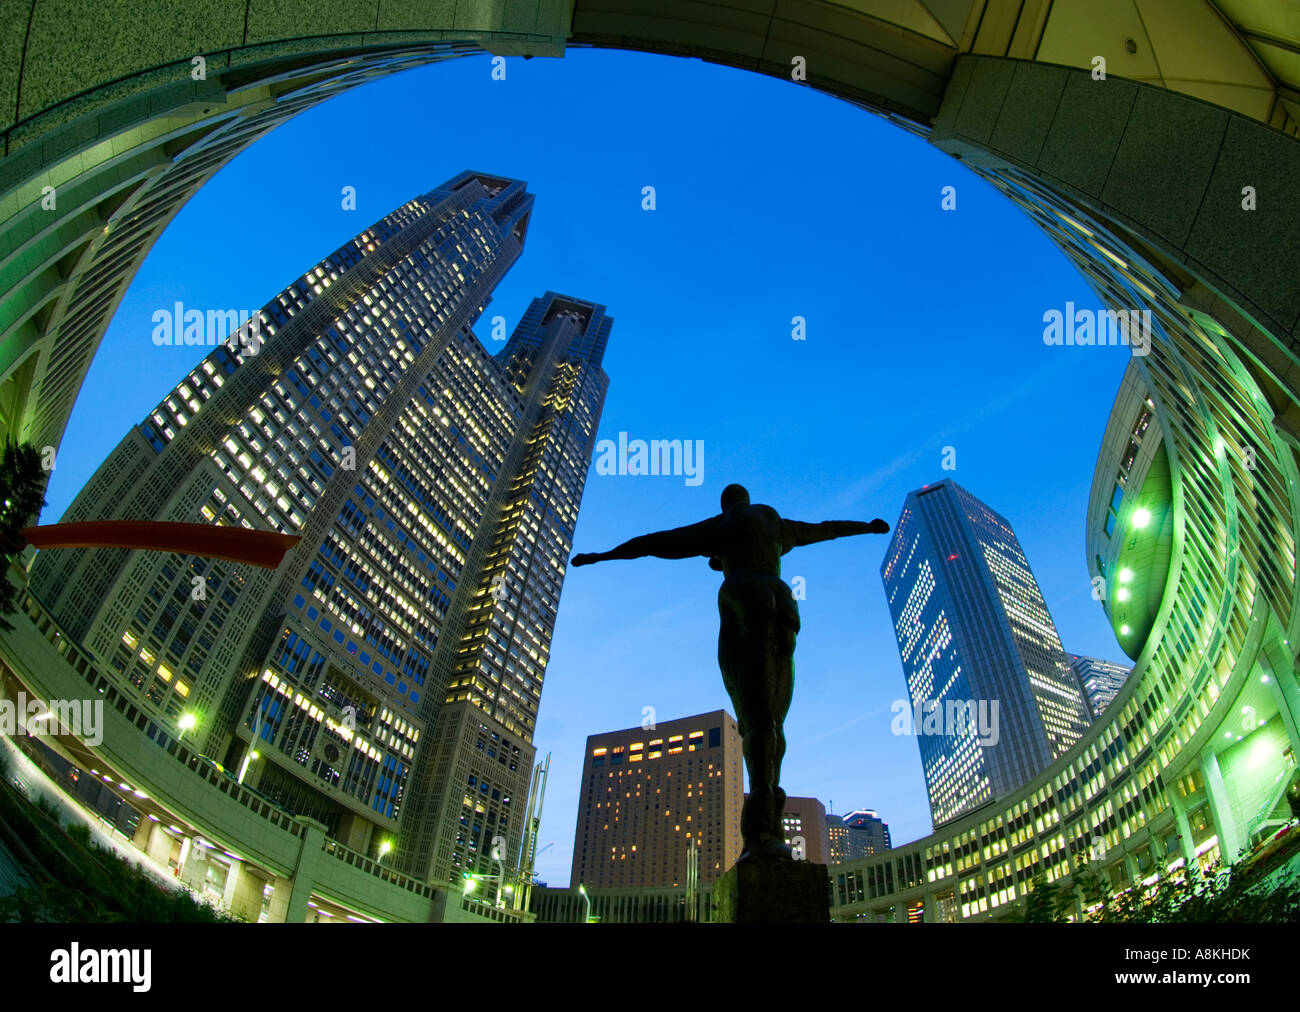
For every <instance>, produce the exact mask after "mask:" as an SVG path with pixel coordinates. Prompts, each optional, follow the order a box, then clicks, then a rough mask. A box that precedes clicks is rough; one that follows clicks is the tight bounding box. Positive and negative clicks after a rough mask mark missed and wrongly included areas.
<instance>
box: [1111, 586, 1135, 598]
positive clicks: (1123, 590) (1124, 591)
mask: <svg viewBox="0 0 1300 1012" xmlns="http://www.w3.org/2000/svg"><path fill="white" fill-rule="evenodd" d="M1115 597H1116V598H1118V599H1119V600H1121V601H1127V600H1128V599H1129V598H1130V597H1132V595H1131V594H1130V593H1129V592H1128V588H1127V587H1120V588H1119V590H1117V591H1116V592H1115Z"/></svg>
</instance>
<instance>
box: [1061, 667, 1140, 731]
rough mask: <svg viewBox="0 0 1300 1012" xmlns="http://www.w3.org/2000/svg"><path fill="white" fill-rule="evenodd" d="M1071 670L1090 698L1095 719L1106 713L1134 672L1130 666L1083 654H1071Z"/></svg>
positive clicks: (1089, 703)
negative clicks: (1130, 674) (1130, 673)
mask: <svg viewBox="0 0 1300 1012" xmlns="http://www.w3.org/2000/svg"><path fill="white" fill-rule="evenodd" d="M1070 668H1071V670H1072V671H1073V672H1074V674H1075V677H1076V678H1078V679H1079V687H1080V688H1081V689H1083V693H1084V695H1085V696H1087V697H1088V705H1089V706H1091V707H1092V715H1093V716H1094V717H1100V716H1101V715H1102V714H1103V713H1104V712H1105V711H1106V707H1108V706H1110V703H1111V700H1113V699H1114V698H1115V696H1116V695H1117V694H1118V693H1119V690H1120V689H1122V688H1123V687H1124V683H1125V682H1126V681H1127V680H1128V676H1129V672H1131V671H1132V670H1133V667H1132V665H1129V664H1116V663H1115V662H1114V661H1103V660H1101V659H1100V658H1097V657H1086V656H1084V655H1082V654H1070Z"/></svg>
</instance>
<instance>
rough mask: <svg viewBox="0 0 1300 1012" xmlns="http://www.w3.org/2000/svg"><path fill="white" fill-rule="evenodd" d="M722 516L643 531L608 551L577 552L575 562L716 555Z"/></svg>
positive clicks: (577, 564)
mask: <svg viewBox="0 0 1300 1012" xmlns="http://www.w3.org/2000/svg"><path fill="white" fill-rule="evenodd" d="M719 520H720V518H719V517H711V518H710V519H708V520H702V521H700V522H699V523H698V524H689V525H688V526H686V527H674V528H673V529H672V530H669V531H655V532H654V533H653V534H642V535H641V536H640V537H636V538H633V539H632V540H631V541H624V542H623V543H622V544H621V545H619V546H618V547H617V548H613V549H610V550H609V551H608V552H583V553H581V554H579V555H575V556H574V557H573V564H574V565H575V566H589V565H591V564H592V563H593V562H605V561H607V560H609V559H640V558H643V557H644V556H647V555H653V556H655V557H656V558H660V559H689V558H692V557H693V556H696V555H706V556H707V555H712V554H713V549H712V545H713V542H714V540H715V538H716V532H717V529H718V523H719Z"/></svg>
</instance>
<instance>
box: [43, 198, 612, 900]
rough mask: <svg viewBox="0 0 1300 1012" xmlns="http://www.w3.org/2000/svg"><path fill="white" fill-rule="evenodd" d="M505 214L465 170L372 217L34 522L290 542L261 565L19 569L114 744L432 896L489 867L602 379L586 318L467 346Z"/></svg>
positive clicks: (578, 312) (605, 326)
mask: <svg viewBox="0 0 1300 1012" xmlns="http://www.w3.org/2000/svg"><path fill="white" fill-rule="evenodd" d="M532 207H533V196H532V195H531V194H530V193H528V192H527V189H526V185H525V184H524V183H522V182H519V181H515V180H509V179H502V178H498V177H493V176H489V175H484V174H482V173H475V172H464V173H461V174H460V175H458V176H457V177H455V178H454V179H452V180H450V181H448V182H447V183H446V184H444V185H442V186H439V187H437V188H436V189H433V190H431V191H430V192H429V193H427V194H425V195H423V196H421V197H417V198H415V199H413V200H411V201H409V202H408V203H406V204H404V205H403V206H401V207H399V208H398V209H397V210H395V211H393V212H392V213H391V214H389V215H388V216H386V217H385V218H383V219H382V220H381V221H379V222H377V223H376V224H374V225H373V226H372V227H370V228H368V229H366V230H365V231H364V232H362V233H361V234H360V235H358V236H357V237H356V238H354V239H352V240H351V241H350V242H348V243H346V244H345V245H344V246H342V247H341V248H340V249H338V250H337V251H335V252H334V253H333V254H332V255H330V256H329V257H327V258H325V259H324V260H322V261H321V262H320V263H319V264H317V265H316V266H314V267H313V268H312V269H311V270H309V271H308V272H307V273H306V274H304V275H303V276H302V277H300V278H299V279H298V280H297V281H295V282H294V283H293V284H291V285H290V286H289V287H288V288H286V289H285V290H284V291H283V292H281V293H280V294H279V295H277V296H276V297H275V298H274V299H273V300H272V301H271V302H269V303H268V304H267V305H266V306H265V307H264V308H263V309H262V310H261V311H260V314H259V318H258V320H257V323H258V325H259V327H260V334H261V337H262V339H263V342H264V343H262V344H261V346H260V347H258V346H257V343H256V342H255V341H251V342H250V341H246V340H234V341H228V342H226V343H225V344H222V345H218V346H217V347H216V348H215V350H213V351H212V352H211V353H210V354H208V355H207V356H206V357H205V358H204V359H203V360H202V361H201V362H199V363H198V364H197V365H196V366H195V367H194V368H193V369H192V370H191V371H190V372H189V374H188V375H187V376H186V377H185V378H184V380H183V381H182V382H181V383H179V384H178V385H177V386H176V388H175V390H174V391H173V392H172V393H171V394H169V395H168V396H167V397H166V398H165V399H164V400H163V401H162V403H160V404H159V405H158V406H157V408H156V409H155V410H154V411H153V412H152V413H151V414H150V415H149V417H148V418H146V419H145V420H144V422H143V423H142V424H141V425H139V426H138V427H136V428H135V429H133V430H132V431H131V432H130V433H128V435H127V436H126V438H125V439H124V440H123V441H122V443H121V444H120V445H119V446H118V447H117V449H116V450H114V452H113V453H112V454H111V455H110V456H109V458H108V459H107V460H106V461H105V462H104V464H103V465H102V466H101V467H100V468H99V470H98V471H97V472H96V473H95V475H94V477H93V478H92V479H91V481H90V482H88V483H87V485H86V487H85V488H84V489H83V490H82V492H81V494H80V495H79V496H78V497H77V499H76V500H75V502H74V503H73V505H72V506H71V508H70V509H69V511H68V513H67V514H66V516H65V517H64V518H63V519H64V520H65V521H79V520H117V519H121V520H171V521H185V522H192V523H211V524H228V525H240V526H243V527H247V528H257V529H263V530H273V531H278V532H282V533H286V534H296V535H299V536H301V539H302V540H301V542H300V543H299V544H298V545H297V546H296V547H295V548H293V549H292V550H291V551H289V553H288V554H287V555H286V556H285V559H284V561H283V562H282V564H281V565H280V567H279V568H278V569H277V570H275V571H270V570H266V569H256V568H253V567H249V566H244V565H238V564H233V563H227V562H221V561H216V560H211V559H204V558H198V557H195V556H189V555H173V554H166V553H159V552H144V551H129V550H123V549H81V550H61V551H57V552H46V553H42V554H41V555H40V556H38V558H37V561H36V563H35V565H34V568H33V573H32V589H33V591H34V592H35V593H36V595H37V596H38V597H39V598H40V599H41V600H42V601H43V602H44V603H45V604H46V606H47V607H48V608H49V609H50V611H51V612H52V613H53V614H54V615H55V616H56V617H57V619H58V621H59V623H60V624H61V626H62V628H63V629H64V630H65V631H66V633H67V634H69V635H70V636H72V637H73V638H74V639H75V640H76V641H77V642H78V643H80V644H81V646H83V647H84V648H85V649H87V650H88V651H90V652H91V653H92V654H93V655H94V657H95V658H96V659H97V660H98V662H99V665H100V666H101V667H102V668H103V669H104V671H105V673H106V674H108V676H109V677H110V678H111V679H113V680H115V682H116V688H117V691H118V692H119V693H120V694H122V695H124V696H126V697H128V698H129V699H130V700H131V701H132V704H133V706H134V708H136V709H138V710H139V712H140V713H141V714H142V717H141V719H140V721H139V726H140V727H141V729H142V734H144V735H147V737H148V738H149V739H152V740H153V741H154V742H155V743H157V744H158V745H161V746H162V747H164V748H166V747H168V746H169V745H170V743H171V741H172V740H173V739H175V738H176V737H177V736H178V735H180V734H183V735H184V737H185V741H186V742H187V743H188V744H189V745H190V747H191V748H194V749H198V750H200V751H201V752H202V753H203V754H204V755H206V756H207V757H210V758H211V760H213V761H214V762H218V763H224V765H225V766H226V767H238V768H241V772H242V774H243V775H244V783H245V785H247V786H250V787H252V788H253V789H255V790H257V791H260V792H261V793H262V794H263V795H264V796H266V797H268V798H270V799H273V800H274V801H275V802H276V803H278V804H280V805H283V806H284V807H286V808H287V809H289V810H291V811H292V812H294V813H296V814H297V815H303V816H308V817H310V818H312V819H315V820H317V821H319V822H320V823H323V824H324V825H325V827H326V829H327V831H328V833H329V835H330V836H332V837H333V838H335V839H336V840H338V841H340V842H341V843H343V844H344V845H346V846H347V847H349V848H352V849H353V850H355V851H359V852H363V853H368V854H370V855H371V856H372V857H375V856H377V855H379V856H383V855H387V857H386V863H388V864H389V866H391V867H394V868H395V869H398V870H400V871H402V872H404V873H406V874H407V875H411V876H415V877H418V878H422V879H426V880H427V881H430V882H435V883H436V882H443V883H445V882H448V881H450V880H457V879H460V878H461V876H462V875H464V874H465V873H467V872H476V873H488V872H490V870H492V868H493V866H494V865H496V864H497V862H500V861H503V860H504V861H507V862H508V861H510V860H511V858H512V856H513V855H515V854H517V853H518V852H519V849H520V845H521V840H522V836H523V830H524V826H523V823H524V821H525V818H524V817H525V812H524V808H525V806H526V803H527V797H528V790H529V780H530V775H531V773H532V768H533V759H534V749H533V747H532V744H531V741H532V736H533V730H534V726H535V721H536V718H537V708H538V701H539V698H540V694H541V689H542V682H543V677H544V674H545V671H546V664H547V658H548V651H549V647H550V639H551V633H552V630H553V628H554V623H555V613H556V607H557V604H558V601H559V597H560V588H561V585H562V583H563V580H564V573H565V568H566V564H567V559H568V556H569V552H570V549H571V546H572V535H573V529H574V525H575V523H576V521H577V516H578V507H579V504H580V502H581V499H582V491H583V484H584V481H585V478H586V473H587V469H588V466H589V463H590V459H591V453H592V447H593V442H594V439H595V435H596V430H597V426H598V423H599V420H600V414H601V409H602V407H603V404H604V398H605V392H606V389H607V387H608V383H609V380H608V377H607V376H606V375H605V372H604V370H603V369H602V367H601V359H602V357H603V354H604V350H605V345H606V342H607V341H608V338H609V332H610V328H611V325H612V322H613V321H612V320H611V319H610V318H609V317H608V316H606V315H605V311H604V307H603V306H600V305H596V304H594V303H591V302H585V301H582V300H579V299H571V298H567V297H564V296H560V295H556V294H554V293H551V292H548V293H546V295H545V296H543V297H542V298H540V299H534V300H533V302H532V304H531V306H530V307H529V309H528V311H527V312H526V313H525V314H524V316H523V318H522V319H521V320H520V321H519V323H518V326H517V327H516V328H515V330H514V332H513V334H512V335H511V336H510V338H509V340H508V341H506V342H505V343H504V345H503V346H502V347H501V348H500V350H499V351H498V352H497V353H496V354H495V355H491V354H489V353H488V351H487V350H486V349H485V347H484V345H483V344H481V343H480V341H479V340H478V338H477V337H476V336H475V335H474V333H473V332H472V331H471V326H472V325H473V324H474V322H475V321H476V320H477V319H478V318H479V317H480V316H481V315H482V313H483V312H484V310H485V309H486V307H487V305H488V303H489V302H490V300H491V295H492V292H493V289H494V288H495V287H496V285H497V284H498V283H499V282H500V281H501V279H502V278H503V276H504V275H505V273H506V271H507V270H508V269H509V268H510V267H511V265H512V264H513V263H514V262H515V261H516V260H517V259H518V257H519V256H520V254H521V252H522V249H523V243H524V238H525V233H526V231H527V228H528V221H529V216H530V214H531V211H532ZM501 326H503V324H502V325H501ZM240 336H241V338H242V337H245V336H246V335H242V334H241V335H240ZM502 337H504V332H502ZM191 723H192V729H189V730H185V728H186V727H187V725H190V724H191ZM494 841H495V843H494Z"/></svg>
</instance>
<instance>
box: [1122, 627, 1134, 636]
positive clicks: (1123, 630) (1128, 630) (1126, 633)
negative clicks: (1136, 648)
mask: <svg viewBox="0 0 1300 1012" xmlns="http://www.w3.org/2000/svg"><path fill="white" fill-rule="evenodd" d="M1132 631H1133V630H1132V629H1130V628H1129V627H1128V626H1126V625H1122V626H1120V627H1119V634H1120V635H1121V636H1127V635H1128V634H1129V633H1131V632H1132Z"/></svg>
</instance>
